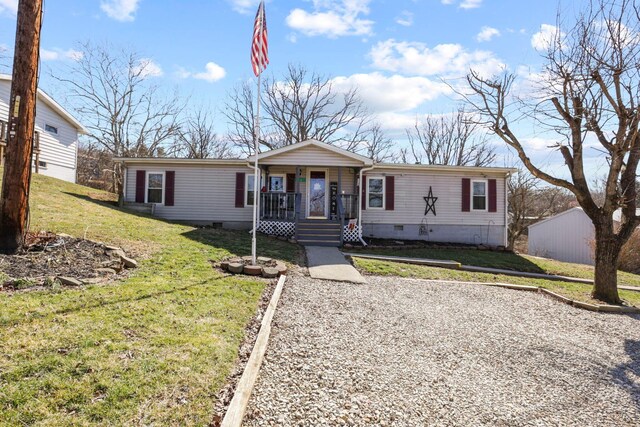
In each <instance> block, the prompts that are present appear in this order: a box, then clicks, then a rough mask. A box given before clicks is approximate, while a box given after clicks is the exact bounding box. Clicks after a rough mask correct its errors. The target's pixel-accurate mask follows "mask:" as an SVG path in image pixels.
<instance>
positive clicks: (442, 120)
mask: <svg viewBox="0 0 640 427" xmlns="http://www.w3.org/2000/svg"><path fill="white" fill-rule="evenodd" d="M406 132H407V138H408V140H409V148H410V155H411V157H412V158H413V162H415V163H423V164H429V165H455V166H489V165H491V164H492V163H493V162H494V161H495V158H496V154H495V149H494V147H493V146H492V145H490V144H487V138H486V133H485V132H484V129H481V126H480V125H479V124H477V123H476V122H474V121H473V120H472V119H471V118H470V117H469V114H468V113H467V112H466V111H465V110H464V108H459V109H458V110H457V111H456V112H455V113H453V114H452V115H451V116H448V115H445V116H440V117H435V116H427V117H426V118H424V119H422V120H416V124H415V125H414V127H413V128H412V129H407V130H406ZM408 156H409V152H407V151H405V152H404V156H403V157H405V160H408V159H407V157H408Z"/></svg>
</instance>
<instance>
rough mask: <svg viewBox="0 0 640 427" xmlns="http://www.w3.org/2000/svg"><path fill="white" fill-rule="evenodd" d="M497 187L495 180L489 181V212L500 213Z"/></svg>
mask: <svg viewBox="0 0 640 427" xmlns="http://www.w3.org/2000/svg"><path fill="white" fill-rule="evenodd" d="M497 193H498V192H497V185H496V180H495V179H490V180H489V212H498V200H497Z"/></svg>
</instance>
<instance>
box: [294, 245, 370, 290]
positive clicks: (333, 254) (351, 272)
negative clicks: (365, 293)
mask: <svg viewBox="0 0 640 427" xmlns="http://www.w3.org/2000/svg"><path fill="white" fill-rule="evenodd" d="M305 249H306V251H307V263H308V264H309V275H310V276H311V277H312V278H314V279H325V280H335V281H338V282H353V283H366V281H365V280H364V277H362V275H361V274H360V273H359V272H358V270H356V269H355V268H353V266H352V265H351V264H349V262H348V261H347V260H346V258H345V257H344V255H342V253H341V252H340V251H339V250H338V248H332V247H324V246H305Z"/></svg>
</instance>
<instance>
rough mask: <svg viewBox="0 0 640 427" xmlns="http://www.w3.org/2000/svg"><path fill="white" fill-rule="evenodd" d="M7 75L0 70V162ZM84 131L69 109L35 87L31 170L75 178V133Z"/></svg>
mask: <svg viewBox="0 0 640 427" xmlns="http://www.w3.org/2000/svg"><path fill="white" fill-rule="evenodd" d="M10 93H11V76H9V75H6V74H0V164H2V163H4V154H5V150H6V146H7V133H8V124H7V121H8V118H9V98H10ZM85 133H87V131H86V130H85V128H84V127H83V126H82V124H80V122H78V121H77V120H76V119H75V118H74V117H73V116H72V115H71V114H69V112H67V111H66V110H65V109H64V108H62V107H61V106H60V104H58V103H57V102H56V101H54V100H53V98H51V97H50V96H49V95H47V94H46V93H45V92H43V91H42V90H41V89H38V97H37V102H36V125H35V135H34V141H33V143H34V146H33V170H34V172H35V173H41V174H43V175H48V176H52V177H54V178H58V179H62V180H65V181H70V182H76V166H77V150H78V135H79V134H85Z"/></svg>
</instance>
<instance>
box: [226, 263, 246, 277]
mask: <svg viewBox="0 0 640 427" xmlns="http://www.w3.org/2000/svg"><path fill="white" fill-rule="evenodd" d="M243 270H244V265H242V264H241V263H239V262H231V263H229V272H231V273H234V274H240V273H242V271H243Z"/></svg>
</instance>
